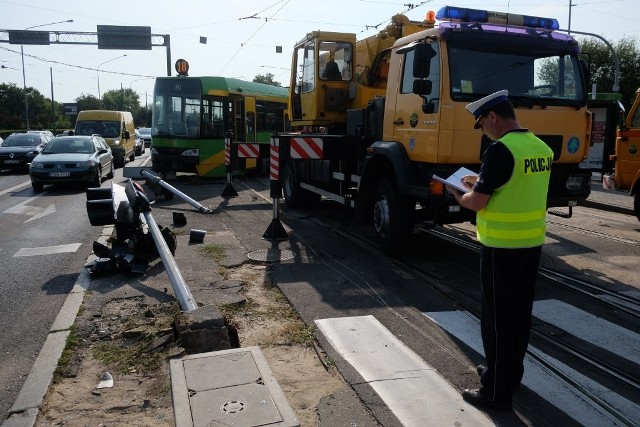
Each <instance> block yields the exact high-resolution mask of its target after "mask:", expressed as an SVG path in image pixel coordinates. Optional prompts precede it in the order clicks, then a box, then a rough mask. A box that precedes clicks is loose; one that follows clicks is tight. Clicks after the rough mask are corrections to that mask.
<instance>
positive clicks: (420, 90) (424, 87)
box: [413, 80, 433, 96]
mask: <svg viewBox="0 0 640 427" xmlns="http://www.w3.org/2000/svg"><path fill="white" fill-rule="evenodd" d="M432 88H433V83H432V82H431V80H414V81H413V93H415V94H416V95H420V96H425V95H430V94H431V90H432Z"/></svg>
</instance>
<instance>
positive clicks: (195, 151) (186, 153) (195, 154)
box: [180, 148, 200, 157]
mask: <svg viewBox="0 0 640 427" xmlns="http://www.w3.org/2000/svg"><path fill="white" fill-rule="evenodd" d="M180 155H181V156H185V157H199V156H200V150H199V149H198V148H192V149H190V150H184V151H183V152H182V153H180Z"/></svg>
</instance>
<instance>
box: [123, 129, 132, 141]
mask: <svg viewBox="0 0 640 427" xmlns="http://www.w3.org/2000/svg"><path fill="white" fill-rule="evenodd" d="M129 138H131V133H129V131H128V130H126V129H125V131H124V139H129Z"/></svg>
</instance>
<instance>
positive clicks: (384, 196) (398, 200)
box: [373, 178, 413, 255]
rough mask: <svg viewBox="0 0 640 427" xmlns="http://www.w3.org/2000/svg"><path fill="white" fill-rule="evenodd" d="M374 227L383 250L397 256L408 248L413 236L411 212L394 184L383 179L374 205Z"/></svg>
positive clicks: (379, 184) (379, 183) (377, 190)
mask: <svg viewBox="0 0 640 427" xmlns="http://www.w3.org/2000/svg"><path fill="white" fill-rule="evenodd" d="M373 226H374V228H375V230H376V234H377V236H378V240H379V241H380V246H381V247H382V250H383V251H385V252H386V253H388V254H391V255H397V254H399V253H401V252H402V250H403V249H405V248H407V246H408V243H409V242H410V239H411V235H412V234H413V223H412V222H411V210H410V209H409V203H408V201H407V200H406V198H405V197H404V196H402V195H401V194H399V192H398V189H397V188H396V185H395V183H394V182H392V181H389V180H388V179H387V178H382V179H380V181H379V182H378V187H377V189H376V195H375V203H374V204H373Z"/></svg>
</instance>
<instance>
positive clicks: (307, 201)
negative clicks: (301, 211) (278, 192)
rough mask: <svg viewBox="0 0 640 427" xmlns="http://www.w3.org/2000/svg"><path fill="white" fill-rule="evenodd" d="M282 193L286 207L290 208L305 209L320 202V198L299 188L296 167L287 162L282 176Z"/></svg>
mask: <svg viewBox="0 0 640 427" xmlns="http://www.w3.org/2000/svg"><path fill="white" fill-rule="evenodd" d="M281 180H282V192H283V194H284V201H285V202H286V203H287V206H289V207H292V208H305V207H308V206H312V205H314V204H317V203H318V202H320V199H321V197H322V196H320V194H316V193H313V192H311V191H308V190H305V189H304V188H302V187H300V178H299V177H298V174H297V170H296V165H295V163H294V162H287V163H286V165H285V167H284V171H283V174H282V178H281Z"/></svg>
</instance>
